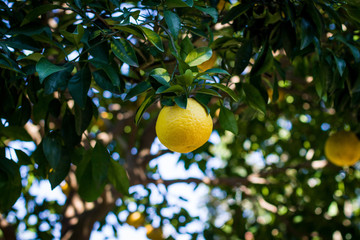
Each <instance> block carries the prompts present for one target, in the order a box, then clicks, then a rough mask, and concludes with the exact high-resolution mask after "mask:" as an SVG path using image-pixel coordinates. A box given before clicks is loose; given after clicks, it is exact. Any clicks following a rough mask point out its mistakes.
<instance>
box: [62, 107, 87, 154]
mask: <svg viewBox="0 0 360 240" xmlns="http://www.w3.org/2000/svg"><path fill="white" fill-rule="evenodd" d="M75 106H76V105H75ZM75 110H76V109H75ZM91 112H92V111H91ZM75 121H79V120H76V119H75V116H74V114H73V113H72V112H71V111H70V109H69V108H66V110H65V114H64V116H63V119H62V126H61V129H60V132H61V137H62V139H63V142H64V145H65V147H67V148H69V149H71V148H74V147H75V146H77V145H79V144H80V141H81V136H82V135H81V134H80V135H79V134H77V133H76V123H75Z"/></svg>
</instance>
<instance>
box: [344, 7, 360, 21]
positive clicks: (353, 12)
mask: <svg viewBox="0 0 360 240" xmlns="http://www.w3.org/2000/svg"><path fill="white" fill-rule="evenodd" d="M357 4H359V3H357ZM345 9H346V11H347V13H348V14H349V16H350V18H352V19H353V20H355V21H357V22H358V23H360V8H359V7H358V6H354V5H350V4H346V5H345Z"/></svg>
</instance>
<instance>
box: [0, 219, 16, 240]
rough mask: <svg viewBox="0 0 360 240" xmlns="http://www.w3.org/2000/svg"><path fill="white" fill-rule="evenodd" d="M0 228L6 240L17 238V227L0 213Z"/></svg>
mask: <svg viewBox="0 0 360 240" xmlns="http://www.w3.org/2000/svg"><path fill="white" fill-rule="evenodd" d="M0 229H1V231H2V232H3V235H4V239H5V240H16V232H15V228H14V227H13V226H11V224H10V223H8V221H6V219H5V218H3V216H2V215H1V214H0Z"/></svg>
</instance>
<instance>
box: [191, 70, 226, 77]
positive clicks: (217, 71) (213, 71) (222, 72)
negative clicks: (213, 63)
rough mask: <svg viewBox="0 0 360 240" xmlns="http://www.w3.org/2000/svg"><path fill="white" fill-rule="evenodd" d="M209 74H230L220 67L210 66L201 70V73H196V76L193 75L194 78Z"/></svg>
mask: <svg viewBox="0 0 360 240" xmlns="http://www.w3.org/2000/svg"><path fill="white" fill-rule="evenodd" d="M206 74H208V75H210V76H213V75H216V74H224V75H230V73H228V71H226V70H224V69H221V68H211V69H208V70H206V71H205V72H201V73H198V74H197V75H196V76H195V79H197V78H199V77H201V76H203V75H206Z"/></svg>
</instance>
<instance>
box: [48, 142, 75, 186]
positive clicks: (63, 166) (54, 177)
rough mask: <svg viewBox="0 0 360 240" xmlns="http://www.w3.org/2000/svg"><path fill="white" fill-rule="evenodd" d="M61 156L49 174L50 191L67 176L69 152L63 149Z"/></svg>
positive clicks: (69, 162)
mask: <svg viewBox="0 0 360 240" xmlns="http://www.w3.org/2000/svg"><path fill="white" fill-rule="evenodd" d="M61 156H62V158H61V161H60V162H59V164H58V165H57V166H56V168H54V169H52V171H50V173H49V181H50V185H51V189H54V188H55V187H56V186H58V185H59V184H60V183H61V182H62V181H64V179H65V177H66V176H67V175H68V174H69V170H70V164H71V161H70V153H69V150H68V149H65V148H63V149H62V153H61Z"/></svg>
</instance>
